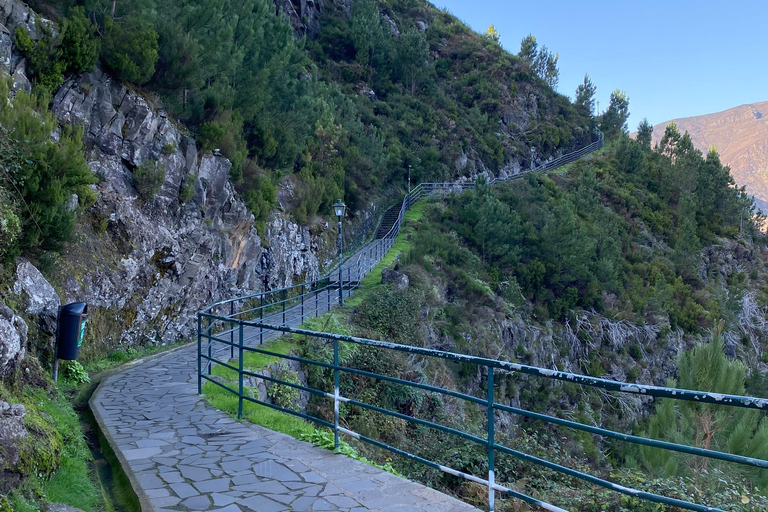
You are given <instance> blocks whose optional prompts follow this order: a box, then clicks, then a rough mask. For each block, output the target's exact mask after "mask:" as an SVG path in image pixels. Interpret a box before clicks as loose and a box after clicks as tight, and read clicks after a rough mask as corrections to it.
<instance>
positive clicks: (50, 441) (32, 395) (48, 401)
mask: <svg viewBox="0 0 768 512" xmlns="http://www.w3.org/2000/svg"><path fill="white" fill-rule="evenodd" d="M0 397H2V398H3V399H4V400H8V401H9V402H11V403H21V404H23V405H24V407H25V409H26V411H27V414H26V416H25V418H24V423H25V425H26V427H27V429H28V430H29V437H28V438H27V439H26V440H25V441H24V446H30V447H31V450H28V451H24V452H23V455H22V457H24V458H25V462H23V464H22V467H32V468H34V471H33V472H32V473H31V474H30V475H29V477H28V478H27V479H26V480H25V481H24V482H23V483H22V485H21V486H20V487H19V488H18V489H16V490H14V491H13V492H12V493H11V494H10V496H9V498H10V500H11V502H12V503H13V508H14V510H18V511H29V512H33V511H34V512H38V511H39V510H40V508H39V504H38V502H51V503H54V502H55V503H64V504H66V505H70V506H73V507H77V508H79V509H82V510H84V511H85V512H98V511H101V510H104V509H105V508H106V503H105V501H104V497H103V495H102V493H101V491H100V489H99V487H98V486H97V484H96V476H95V474H94V473H93V471H92V461H93V457H92V455H91V452H90V449H89V448H88V445H87V443H86V441H85V434H84V432H83V429H82V426H81V424H80V420H79V417H78V415H77V413H76V412H75V410H74V409H73V408H72V404H70V402H69V401H68V400H67V398H66V395H65V394H64V393H62V392H54V393H53V394H52V395H49V394H48V393H46V392H45V391H44V390H43V389H40V388H37V389H27V390H26V391H24V392H23V393H22V394H20V395H17V396H14V395H13V394H11V393H9V392H8V391H7V390H4V389H3V388H0ZM48 471H53V472H52V473H50V476H47V475H46V474H47V472H48Z"/></svg>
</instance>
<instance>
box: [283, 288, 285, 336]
mask: <svg viewBox="0 0 768 512" xmlns="http://www.w3.org/2000/svg"><path fill="white" fill-rule="evenodd" d="M283 327H285V288H283Z"/></svg>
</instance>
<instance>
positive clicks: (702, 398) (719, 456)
mask: <svg viewBox="0 0 768 512" xmlns="http://www.w3.org/2000/svg"><path fill="white" fill-rule="evenodd" d="M201 318H202V319H206V320H209V321H210V325H214V324H216V323H222V324H227V325H228V324H236V333H237V334H236V336H235V339H234V341H232V338H230V337H229V336H227V335H226V333H224V334H225V335H224V336H222V335H221V334H219V335H215V334H210V333H205V330H203V332H202V333H201V337H202V338H203V339H205V340H207V341H210V342H212V343H216V344H220V345H222V346H224V347H231V348H232V349H234V350H236V351H237V366H235V365H234V364H233V362H230V361H223V360H219V359H216V358H215V357H208V356H206V355H205V354H201V357H202V358H203V359H206V360H208V361H211V362H214V363H216V364H219V365H221V366H223V367H225V368H228V369H230V370H232V371H233V372H236V373H237V375H238V388H237V389H234V388H233V387H230V386H229V385H227V384H226V383H224V382H220V381H219V380H216V379H213V378H211V377H209V376H207V375H205V374H200V381H199V385H200V386H202V382H203V380H207V381H209V382H211V383H213V384H215V385H217V386H220V387H222V388H224V389H226V390H228V391H230V392H231V393H233V394H235V395H237V397H238V415H239V416H240V415H242V411H243V404H244V403H245V402H252V403H256V404H259V405H263V406H266V407H270V408H272V409H277V410H280V411H283V412H286V413H288V414H292V415H295V416H298V417H301V418H303V419H306V420H309V421H312V422H315V423H317V424H319V425H322V426H325V427H328V428H330V429H333V432H334V438H335V443H336V445H337V446H338V443H339V435H340V434H346V435H349V436H351V437H353V438H355V439H358V440H359V441H362V442H365V443H369V444H372V445H374V446H377V447H379V448H382V449H385V450H389V451H391V452H393V453H396V454H398V455H401V456H404V457H407V458H409V459H411V460H415V461H417V462H420V463H422V464H425V465H427V466H429V467H431V468H433V469H436V470H439V471H443V472H445V473H448V474H451V475H454V476H457V477H460V478H464V479H466V480H469V481H472V482H476V483H479V484H482V485H484V486H486V487H488V489H489V496H488V498H489V504H490V510H491V511H493V510H494V498H495V495H496V493H497V492H499V493H503V494H506V495H508V496H511V497H514V498H517V499H520V500H523V501H525V502H527V503H530V504H534V505H538V506H541V507H543V508H545V509H547V510H558V511H560V510H563V509H561V508H559V507H557V506H555V505H552V504H549V503H545V502H542V501H541V500H538V499H536V498H533V497H531V496H528V495H525V494H523V493H520V492H518V491H515V490H513V489H510V488H508V487H505V486H503V485H500V484H498V483H496V482H495V467H494V466H495V456H496V454H498V453H502V454H507V455H510V456H512V457H515V458H517V459H519V460H522V461H525V462H528V463H531V464H535V465H538V466H541V467H545V468H548V469H550V470H553V471H556V472H559V473H562V474H564V475H567V476H570V477H574V478H577V479H580V480H583V481H585V482H588V483H591V484H594V485H597V486H600V487H605V488H607V489H610V490H612V491H616V492H618V493H622V494H625V495H628V496H632V497H635V498H639V499H642V500H646V501H649V502H653V503H659V504H663V505H669V506H675V507H679V508H681V509H686V510H694V511H700V512H705V511H706V512H711V511H718V512H720V509H718V508H715V507H711V506H706V505H700V504H696V503H691V502H687V501H684V500H679V499H675V498H669V497H665V496H660V495H657V494H653V493H649V492H644V491H641V490H638V489H632V488H629V487H626V486H623V485H620V484H617V483H614V482H610V481H608V480H605V479H602V478H598V477H596V476H593V475H589V474H587V473H584V472H581V471H577V470H574V469H571V468H567V467H564V466H562V465H560V464H556V463H553V462H550V461H547V460H544V459H541V458H538V457H534V456H532V455H529V454H526V453H523V452H520V451H518V450H514V449H512V448H509V447H507V446H504V445H502V444H499V443H497V442H496V440H495V426H494V425H495V416H496V414H497V412H498V411H501V412H505V413H509V414H513V415H517V416H521V417H526V418H531V419H535V420H540V421H543V422H546V423H551V424H554V425H559V426H562V427H567V428H571V429H575V430H579V431H582V432H588V433H590V434H595V435H599V436H603V437H607V438H611V439H616V440H619V441H624V442H628V443H634V444H639V445H644V446H650V447H654V448H660V449H665V450H672V451H676V452H680V453H685V454H690V455H696V456H700V457H707V458H711V459H716V460H722V461H727V462H732V463H736V464H742V465H746V466H752V467H757V468H763V469H768V461H765V460H760V459H755V458H752V457H745V456H741V455H736V454H731V453H725V452H719V451H716V450H710V449H704V448H699V447H695V446H687V445H681V444H676V443H671V442H666V441H660V440H655V439H648V438H644V437H640V436H635V435H629V434H623V433H619V432H614V431H611V430H608V429H603V428H599V427H595V426H591V425H585V424H581V423H578V422H575V421H570V420H565V419H562V418H556V417H553V416H549V415H546V414H541V413H536V412H532V411H528V410H525V409H521V408H517V407H511V406H509V405H506V404H502V403H499V402H497V401H496V398H495V389H496V385H495V383H494V376H495V375H497V374H510V373H515V372H518V373H522V374H525V375H530V376H533V377H537V378H543V379H549V380H559V381H563V382H570V383H574V384H579V385H582V386H587V387H592V388H598V389H603V390H607V391H613V392H618V393H623V394H637V395H644V396H651V397H660V398H671V399H677V400H689V401H695V402H699V403H707V404H717V405H722V406H735V407H741V408H750V409H758V410H766V409H768V400H765V399H759V398H750V397H741V396H732V395H723V394H718V393H707V392H701V391H694V390H684V389H675V388H666V387H658V386H646V385H640V384H626V383H623V382H617V381H611V380H606V379H600V378H595V377H589V376H585V375H577V374H572V373H567V372H560V371H554V370H548V369H545V368H537V367H532V366H526V365H522V364H518V363H512V362H508V361H498V360H493V359H485V358H480V357H474V356H467V355H463V354H456V353H451V352H444V351H437V350H430V349H424V348H419V347H411V346H405V345H398V344H394V343H388V342H384V341H377V340H370V339H365V338H359V337H354V336H345V335H338V334H332V333H325V332H316V331H309V330H305V329H300V328H295V327H290V326H287V325H274V324H268V323H265V322H249V321H235V320H233V319H232V318H230V317H219V316H215V315H210V314H202V315H201ZM249 329H251V330H259V331H266V332H269V333H271V334H273V335H283V334H295V335H301V336H305V337H307V338H314V339H317V340H321V341H322V342H323V343H326V344H332V347H333V361H332V362H327V361H321V360H318V359H309V358H306V357H299V356H297V355H282V354H278V353H275V352H271V351H269V350H265V349H263V348H259V347H258V346H255V347H253V346H248V345H246V343H245V340H246V339H247V338H248V336H247V332H248V330H249ZM345 343H346V344H355V345H358V346H363V347H366V348H368V349H370V350H387V351H395V352H401V353H407V354H409V355H412V356H415V357H421V358H426V359H430V358H431V359H440V360H446V361H450V362H454V363H463V364H469V365H472V366H474V367H476V369H478V370H479V373H480V374H482V375H483V376H484V378H483V380H484V382H483V384H485V389H486V396H484V397H477V396H473V395H470V394H467V393H463V392H461V391H458V390H452V389H446V388H442V387H439V386H434V385H430V384H427V383H424V382H414V381H411V380H405V379H401V378H398V377H394V376H391V375H385V374H381V373H376V372H370V371H366V370H361V369H359V368H351V367H347V366H344V365H343V364H342V363H341V362H340V360H339V353H340V346H341V344H345ZM248 352H253V353H258V354H263V355H268V356H273V357H276V358H279V359H285V360H290V361H297V362H299V363H301V364H302V365H305V366H306V367H312V366H314V367H317V368H323V369H327V370H331V371H332V372H333V390H332V391H331V390H323V389H316V388H312V387H309V386H307V385H302V384H295V383H291V382H287V381H285V380H281V379H278V378H275V377H273V376H271V375H266V374H264V373H260V372H254V371H250V370H248V369H246V368H245V367H244V363H243V361H244V356H245V354H247V353H248ZM342 375H356V376H360V377H365V378H369V379H375V380H380V381H386V382H389V383H392V384H396V385H401V386H406V387H410V388H414V389H418V390H421V391H425V392H430V393H437V394H442V395H446V396H450V397H453V398H456V399H459V400H462V401H465V402H467V403H471V404H476V405H477V406H480V407H482V408H485V410H486V418H487V419H486V422H487V425H486V426H487V433H486V436H485V437H479V436H477V435H475V434H472V433H468V432H464V431H462V430H458V429H455V428H451V427H447V426H444V425H441V424H439V423H435V422H433V421H430V420H427V419H422V418H417V417H414V416H410V415H407V414H403V413H401V412H398V411H393V410H389V409H385V408H382V407H380V406H376V405H373V404H369V403H366V402H363V401H360V400H356V399H353V398H349V397H345V396H343V395H342V394H341V392H340V385H339V381H340V377H341V376H342ZM246 378H260V379H263V380H265V381H268V382H271V383H273V384H279V385H282V386H288V387H291V388H294V389H297V390H300V391H305V392H307V393H310V394H312V395H315V396H318V397H322V398H325V399H329V400H332V401H333V410H334V417H333V422H330V421H328V420H326V419H323V418H319V417H316V416H312V415H310V414H307V413H306V412H301V411H294V410H291V409H289V408H284V407H280V406H278V405H275V404H273V403H270V402H267V401H262V400H259V399H258V398H254V397H251V396H250V394H249V393H247V392H245V386H244V379H246ZM481 387H482V386H481ZM200 391H202V388H201V389H200ZM340 404H347V405H349V406H355V407H360V408H362V409H366V410H369V411H373V412H376V413H380V414H384V415H387V416H391V417H394V418H397V419H400V420H403V421H407V422H409V423H411V424H414V425H420V426H423V427H428V428H432V429H436V430H438V431H440V432H444V433H446V434H450V435H452V436H456V437H457V438H460V439H464V440H466V441H469V442H471V443H475V444H477V445H480V446H482V447H483V448H484V449H486V450H487V457H488V468H489V469H488V475H487V477H480V476H477V475H473V474H468V473H465V472H462V471H459V470H456V469H453V468H450V467H447V466H444V465H441V464H438V463H436V462H433V461H430V460H427V459H425V458H423V457H420V456H418V455H415V454H412V453H409V452H407V451H405V450H402V449H400V448H397V447H395V446H391V445H388V444H386V443H383V442H381V441H378V440H376V439H372V438H370V437H367V436H364V435H362V434H360V433H358V432H355V431H353V430H351V429H348V428H345V427H343V426H341V420H342V418H340V409H339V406H340Z"/></svg>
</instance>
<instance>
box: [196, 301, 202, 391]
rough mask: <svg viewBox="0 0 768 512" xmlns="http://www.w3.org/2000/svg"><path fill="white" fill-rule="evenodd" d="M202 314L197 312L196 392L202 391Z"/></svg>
mask: <svg viewBox="0 0 768 512" xmlns="http://www.w3.org/2000/svg"><path fill="white" fill-rule="evenodd" d="M202 330H203V316H202V315H201V314H200V313H198V314H197V394H198V395H200V394H202V393H203V336H202Z"/></svg>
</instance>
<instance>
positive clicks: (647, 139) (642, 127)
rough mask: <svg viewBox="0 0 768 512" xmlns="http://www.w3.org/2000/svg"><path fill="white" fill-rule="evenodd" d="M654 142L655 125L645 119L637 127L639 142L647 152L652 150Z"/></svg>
mask: <svg viewBox="0 0 768 512" xmlns="http://www.w3.org/2000/svg"><path fill="white" fill-rule="evenodd" d="M652 141H653V125H651V124H650V123H649V122H648V119H646V118H643V121H642V122H641V123H640V124H639V125H637V142H638V143H639V144H640V145H641V146H642V147H643V149H645V150H650V149H651V142H652Z"/></svg>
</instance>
